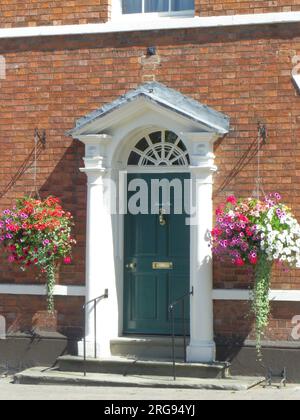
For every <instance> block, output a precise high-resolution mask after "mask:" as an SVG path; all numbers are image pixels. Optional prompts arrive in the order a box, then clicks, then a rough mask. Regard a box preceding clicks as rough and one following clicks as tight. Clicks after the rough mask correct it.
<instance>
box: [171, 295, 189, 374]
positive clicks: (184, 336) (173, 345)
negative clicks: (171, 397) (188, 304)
mask: <svg viewBox="0 0 300 420" xmlns="http://www.w3.org/2000/svg"><path fill="white" fill-rule="evenodd" d="M193 295H194V288H192V290H191V291H190V292H189V293H186V294H185V295H184V296H182V297H180V298H179V299H176V300H175V301H174V302H173V303H171V305H169V312H170V315H171V324H172V360H173V378H174V381H176V357H175V318H174V310H175V307H176V306H177V305H179V304H181V308H182V322H183V347H184V363H186V362H187V354H186V325H185V300H186V299H187V298H188V297H190V296H193Z"/></svg>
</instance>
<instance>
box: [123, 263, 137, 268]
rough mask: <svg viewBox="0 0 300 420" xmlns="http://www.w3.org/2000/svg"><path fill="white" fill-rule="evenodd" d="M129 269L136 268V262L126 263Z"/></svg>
mask: <svg viewBox="0 0 300 420" xmlns="http://www.w3.org/2000/svg"><path fill="white" fill-rule="evenodd" d="M125 267H126V268H127V269H128V270H134V269H135V268H136V263H134V262H132V263H129V264H126V266H125Z"/></svg>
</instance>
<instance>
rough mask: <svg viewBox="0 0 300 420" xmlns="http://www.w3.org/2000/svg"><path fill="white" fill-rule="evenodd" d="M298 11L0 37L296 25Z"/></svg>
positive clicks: (33, 30)
mask: <svg viewBox="0 0 300 420" xmlns="http://www.w3.org/2000/svg"><path fill="white" fill-rule="evenodd" d="M299 22H300V12H278V13H258V14H250V15H233V16H212V17H191V18H164V17H162V18H157V19H156V20H144V19H142V20H133V21H130V22H128V21H122V20H116V21H111V22H107V23H99V24H84V25H52V26H36V27H23V28H2V29H0V39H1V38H28V37H42V36H63V35H92V34H110V33H118V32H134V31H141V32H142V31H152V30H170V29H192V28H199V29H200V28H216V27H229V26H249V25H270V24H280V23H285V24H289V23H299Z"/></svg>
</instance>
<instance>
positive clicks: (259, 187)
mask: <svg viewBox="0 0 300 420" xmlns="http://www.w3.org/2000/svg"><path fill="white" fill-rule="evenodd" d="M266 141H267V129H266V126H265V125H264V124H262V123H261V122H259V123H258V133H257V174H256V180H255V184H256V185H255V194H256V198H257V199H258V200H260V193H262V194H263V195H264V196H265V197H266V194H265V191H264V188H263V180H262V177H261V146H262V145H263V144H266Z"/></svg>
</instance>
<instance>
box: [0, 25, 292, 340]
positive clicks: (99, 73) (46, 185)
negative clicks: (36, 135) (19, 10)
mask: <svg viewBox="0 0 300 420" xmlns="http://www.w3.org/2000/svg"><path fill="white" fill-rule="evenodd" d="M149 43H150V42H149V33H142V34H130V33H129V34H127V35H126V37H124V35H123V34H115V35H103V36H100V35H99V36H98V35H97V36H89V37H88V36H80V37H72V38H69V39H67V38H48V39H43V41H41V40H39V39H28V40H22V41H20V40H9V41H4V40H2V41H0V51H1V53H2V54H3V55H4V57H5V58H6V61H7V79H6V80H1V81H0V90H1V95H0V155H1V157H2V159H1V166H0V209H4V208H5V207H6V206H10V205H12V203H13V201H14V199H15V198H16V197H18V196H21V195H22V194H24V192H27V193H29V192H30V191H31V190H32V187H33V185H32V167H31V164H32V156H31V153H32V148H33V132H34V128H35V127H39V128H40V129H42V128H44V129H46V131H47V147H46V149H45V150H41V153H40V157H39V164H38V184H39V186H40V188H41V194H42V195H43V196H45V195H47V194H50V193H51V194H56V195H58V196H59V197H60V198H61V199H62V200H63V203H64V206H65V207H66V208H67V209H68V210H70V211H72V212H73V214H74V216H75V221H76V236H77V239H78V246H77V247H76V249H75V252H74V256H75V258H74V263H73V265H72V266H70V267H64V268H62V272H61V278H60V282H61V283H68V284H83V283H84V252H85V247H84V240H85V207H86V179H85V175H83V174H81V173H80V172H79V170H78V168H79V167H81V166H82V165H83V163H82V160H81V158H82V156H83V153H84V151H83V147H82V145H81V144H79V143H78V142H73V141H72V139H70V138H67V137H66V136H65V135H64V133H65V131H66V130H68V129H70V128H72V127H73V125H74V121H75V119H76V118H78V117H80V116H83V115H85V114H87V113H88V112H90V111H92V110H94V109H96V108H98V107H100V106H102V105H103V104H105V103H107V102H110V101H112V100H113V99H115V98H116V97H117V96H118V95H120V94H123V93H125V92H127V91H128V90H129V89H131V88H135V87H137V86H138V85H139V84H140V83H142V82H143V81H145V80H151V79H153V78H156V80H158V81H160V82H162V83H165V84H166V85H168V86H170V87H172V88H174V89H178V90H179V91H181V92H182V93H184V94H187V95H190V96H192V97H194V98H195V99H197V100H199V101H201V102H203V103H205V104H208V105H210V106H212V107H214V108H215V109H217V110H219V111H221V112H224V113H226V114H228V115H229V116H230V118H231V128H232V131H231V133H230V135H228V136H227V137H226V138H224V139H223V140H220V141H219V142H218V144H217V145H216V150H215V152H216V156H217V164H218V166H219V172H218V174H217V175H216V180H215V191H214V202H215V205H218V203H220V202H221V201H222V200H224V198H225V197H226V195H227V194H231V193H235V194H236V195H238V196H248V195H250V194H251V193H252V191H253V189H254V182H255V176H256V159H255V157H253V156H252V154H251V150H253V149H251V145H252V147H253V142H255V139H256V136H257V121H258V120H262V121H264V122H265V123H266V124H267V126H268V131H269V139H268V142H267V144H266V145H265V146H264V148H263V152H262V176H263V179H264V188H265V190H266V191H274V190H278V191H279V192H281V193H282V194H283V197H284V200H285V202H287V203H288V204H289V205H291V206H292V207H293V210H294V212H295V214H296V215H297V217H298V218H299V219H300V198H299V197H300V194H299V190H300V182H299V181H300V147H299V141H298V139H299V135H300V129H299V115H300V99H299V95H298V94H297V93H296V89H295V87H294V86H293V84H292V82H291V69H292V59H293V57H294V56H295V55H297V54H300V28H299V25H282V26H280V25H277V26H267V27H264V28H263V27H261V26H258V27H252V28H247V30H246V31H245V29H243V28H241V29H240V28H235V29H230V30H229V29H214V30H207V29H206V30H205V31H202V30H185V31H176V32H174V31H167V32H165V31H164V32H155V33H153V34H151V45H156V46H157V49H158V55H159V57H157V58H156V60H154V61H153V58H152V59H151V61H149V63H148V62H147V59H145V58H144V56H145V52H146V49H147V47H148V46H149ZM30 156H31V157H30ZM214 277H215V287H220V288H241V287H242V288H248V286H249V284H250V282H251V276H249V275H248V273H247V272H244V271H242V270H236V271H234V270H232V268H231V267H222V269H221V268H220V267H219V266H218V264H216V266H215V276H214ZM41 281H42V280H41V279H39V278H38V276H36V275H35V274H34V273H28V276H27V277H25V275H24V274H23V273H19V272H17V271H16V270H15V269H13V268H11V267H8V266H7V264H6V263H5V262H4V261H3V260H1V262H0V282H4V283H7V282H17V283H21V282H28V283H33V282H41ZM273 287H274V288H276V289H280V288H282V289H300V276H299V272H298V271H292V272H289V273H282V272H280V271H275V272H274V276H273ZM3 299H4V300H3V302H4V307H5V308H6V303H5V302H6V300H5V299H6V298H5V297H3ZM62 299H63V300H65V301H66V302H70V303H68V305H69V304H70V307H71V306H72V305H73V303H72V300H69V299H67V298H62ZM31 300H32V299H31V298H29V297H22V298H21V297H20V298H19V300H18V304H17V306H16V308H21V310H24V313H26V310H27V307H28V306H29V305H30V302H31ZM35 301H38V302H39V304H38V305H36V306H37V307H38V306H39V305H43V304H44V299H42V298H36V300H35ZM26 302H27V303H26ZM41 302H43V304H42V303H41ZM27 305H28V306H27ZM276 305H277V304H276ZM278 305H279V307H280V308H282V311H284V310H285V308H291V309H289V311H290V312H289V313H288V314H285V315H284V312H280V311H278V317H277V318H276V322H279V321H284V322H289V321H287V320H286V319H287V318H288V319H289V318H290V317H292V316H293V315H296V314H297V313H293V312H295V311H296V312H297V311H298V306H294V305H292V306H291V305H290V304H289V303H282V304H278ZM13 306H14V304H13V303H11V304H10V308H12V307H13ZM242 306H243V305H242ZM39 307H40V306H39ZM220 307H223V308H224V311H221V310H220V309H218V308H220ZM231 307H232V308H236V310H237V308H239V306H238V305H237V304H236V303H230V302H229V303H224V302H223V303H222V302H218V303H216V308H217V316H216V330H217V332H218V333H219V331H221V333H224V334H227V333H228V331H225V329H226V328H227V327H224V326H223V324H222V322H223V321H222V320H223V319H226V317H227V318H228V317H229V319H231V320H232V321H231V323H232V330H233V329H234V330H235V331H239V330H241V331H242V333H241V334H244V333H243V331H244V330H245V329H246V330H247V328H248V327H247V325H246V324H245V322H244V321H243V320H242V319H239V318H238V319H237V318H236V317H234V316H232V314H230V313H229V314H228V311H229V312H230V310H231V309H230V308H231ZM5 310H6V309H5ZM62 310H63V305H62V306H61V311H62ZM299 310H300V309H299ZM9 311H10V313H11V314H14V313H17V309H16V310H15V312H14V311H13V309H10V310H9ZM243 311H244V310H243ZM241 313H244V312H241ZM72 314H73V315H72V316H74V319H76V317H77V316H78V305H77V303H76V305H74V309H73V312H72ZM68 316H70V314H68ZM12 317H13V315H12ZM29 318H30V317H27V318H26V320H27V321H26V322H28V323H30V320H29ZM30 319H31V318H30ZM220 322H221V324H218V323H220ZM74 323H75V324H77V321H76V322H75V321H74ZM224 325H225V324H224ZM226 325H228V324H227V323H226ZM273 325H277V324H273ZM280 325H281V324H280ZM282 325H283V324H282ZM280 328H282V329H285V330H286V333H285V336H286V337H288V335H289V334H290V333H289V331H290V330H289V328H288V327H287V326H285V327H280ZM280 334H281V333H280ZM275 335H276V331H275V332H274V337H275ZM283 335H284V334H283Z"/></svg>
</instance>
